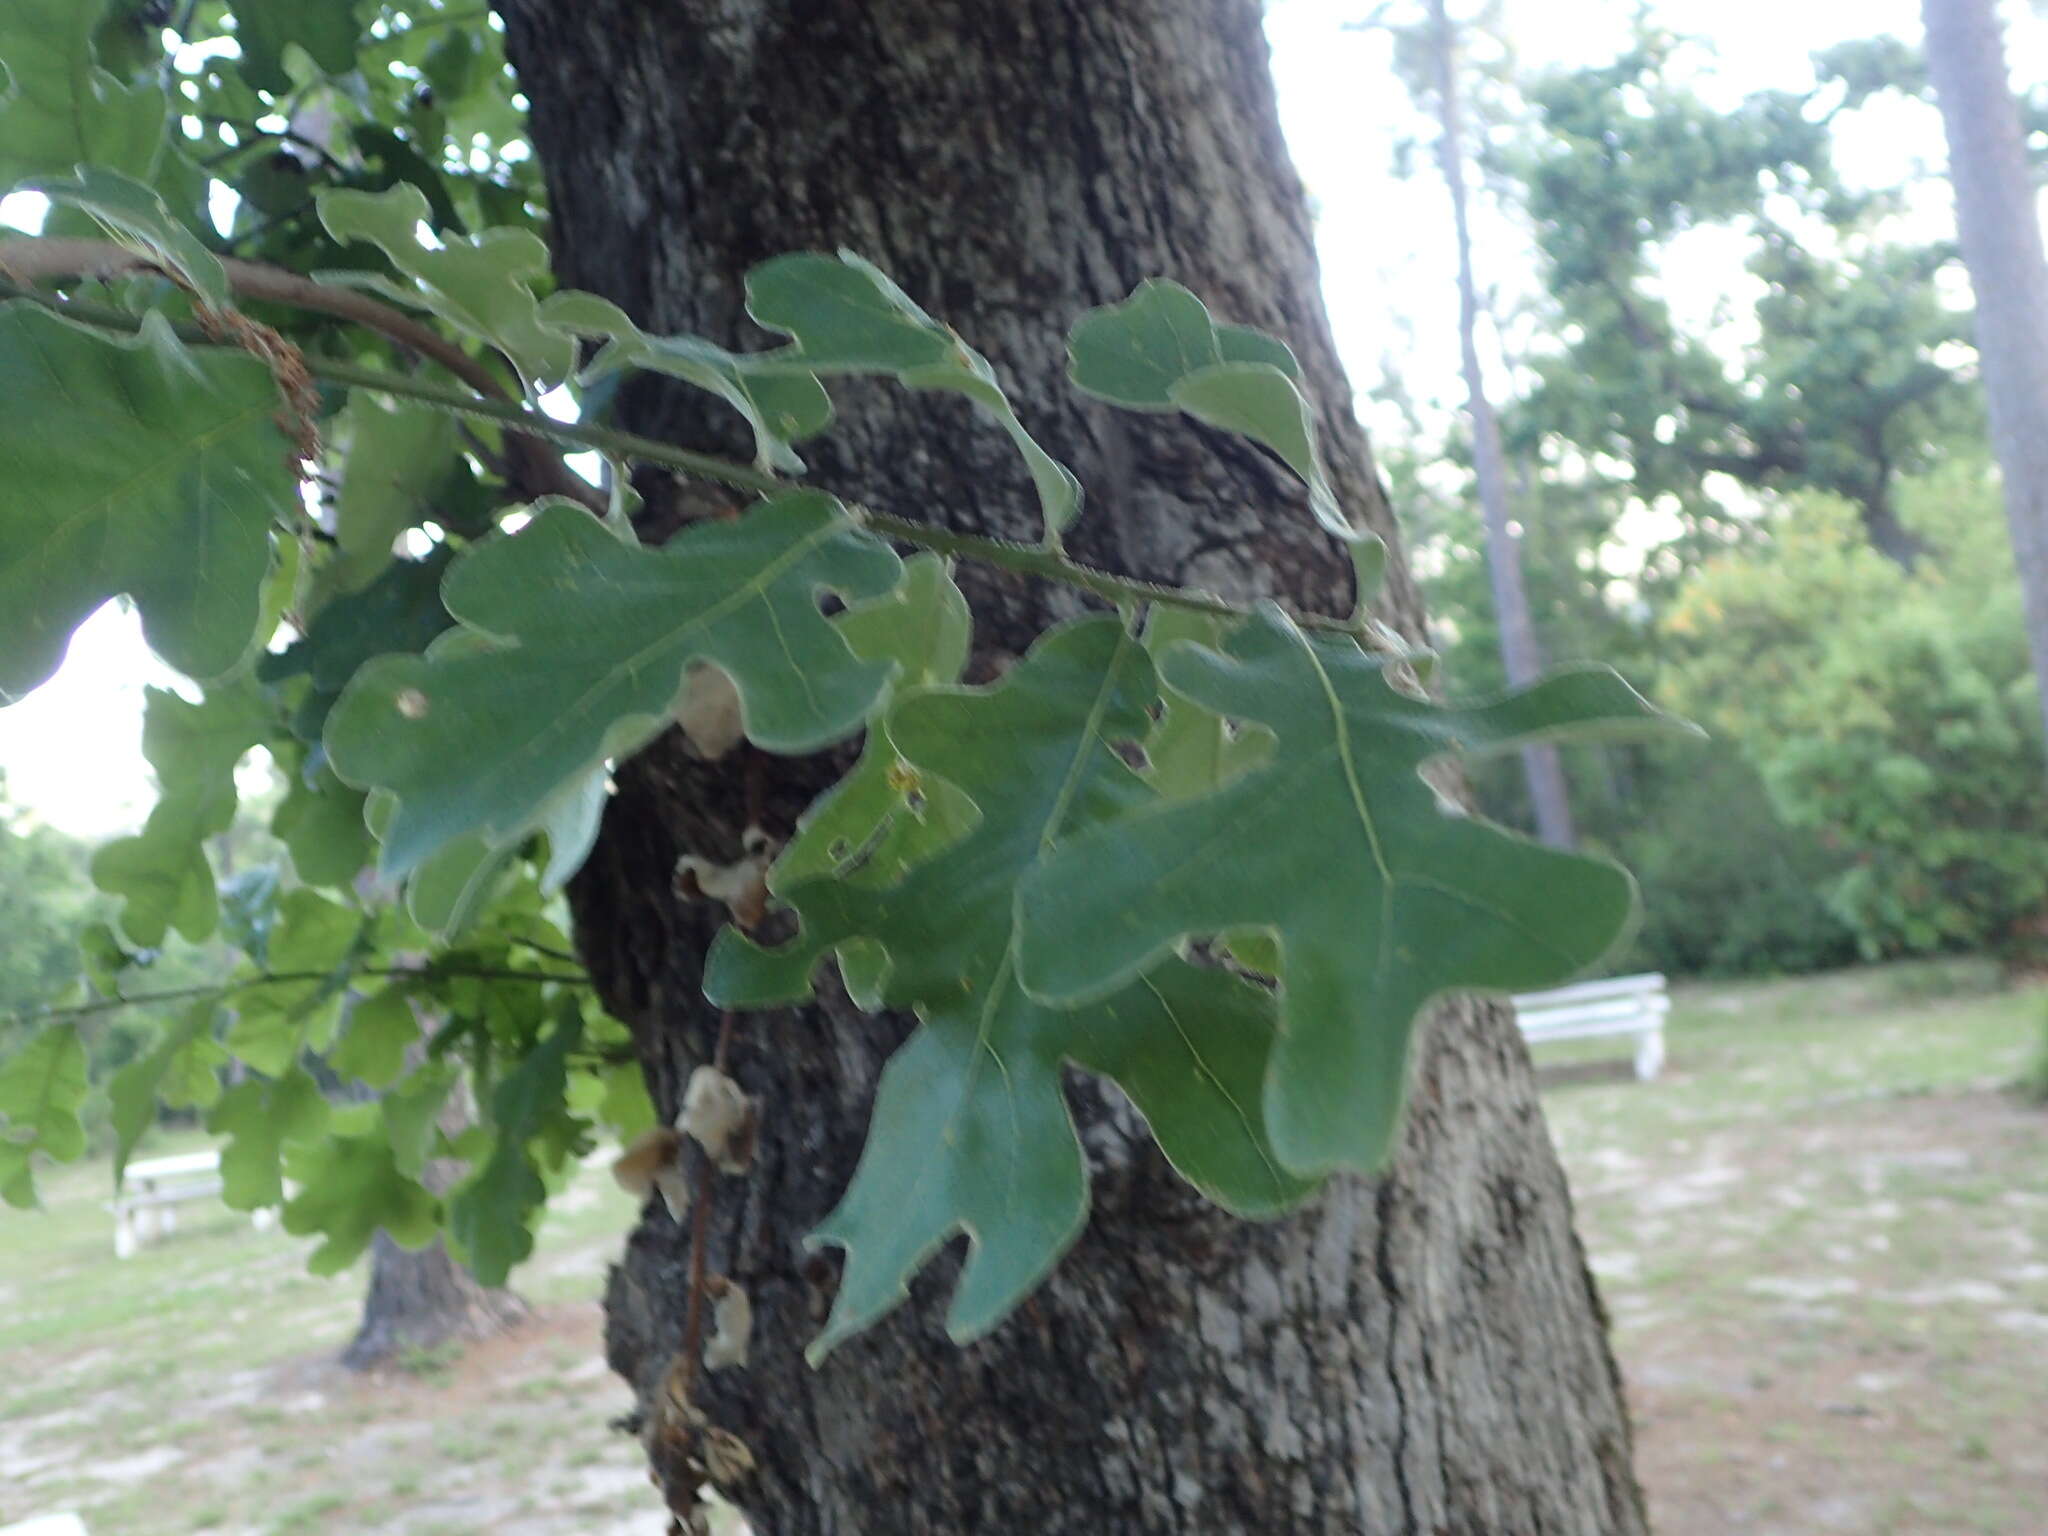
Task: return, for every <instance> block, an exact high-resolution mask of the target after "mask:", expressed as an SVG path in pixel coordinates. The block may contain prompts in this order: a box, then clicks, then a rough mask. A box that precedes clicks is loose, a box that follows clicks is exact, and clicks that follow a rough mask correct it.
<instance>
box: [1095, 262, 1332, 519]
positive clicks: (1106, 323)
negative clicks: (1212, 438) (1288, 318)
mask: <svg viewBox="0 0 2048 1536" xmlns="http://www.w3.org/2000/svg"><path fill="white" fill-rule="evenodd" d="M1071 350H1072V355H1073V370H1072V377H1073V380H1074V384H1075V386H1076V387H1077V388H1080V389H1082V390H1085V391H1086V392H1087V393H1089V394H1091V395H1095V396H1097V397H1099V398H1101V399H1104V400H1108V401H1112V402H1114V403H1115V404H1117V405H1121V406H1124V407H1126V408H1127V409H1129V410H1134V411H1169V410H1171V411H1186V412H1187V413H1188V414H1189V415H1190V416H1193V417H1194V418H1195V419H1196V420H1197V421H1202V422H1206V423H1207V424H1208V425H1210V426H1212V427H1220V428H1222V429H1223V430H1225V431H1227V432H1241V433H1243V434H1244V435H1245V436H1246V437H1249V438H1251V439H1253V440H1254V441H1256V442H1261V443H1264V444H1265V445H1266V446H1267V447H1268V448H1271V449H1272V450H1273V451H1274V452H1275V453H1277V454H1278V455H1280V457H1281V459H1282V460H1283V461H1284V462H1285V463H1286V464H1287V466H1288V467H1289V468H1290V469H1292V470H1293V471H1294V472H1295V473H1296V474H1297V475H1299V476H1301V478H1302V480H1303V481H1304V482H1305V483H1306V484H1307V486H1308V490H1309V506H1310V508H1311V509H1312V510H1313V511H1314V513H1315V515H1316V520H1317V521H1318V522H1320V523H1321V524H1322V525H1323V526H1324V527H1325V528H1327V529H1328V530H1329V531H1330V532H1331V533H1333V534H1335V535H1336V536H1337V537H1338V538H1340V539H1361V538H1365V537H1367V535H1366V534H1365V532H1364V530H1362V529H1360V528H1358V527H1356V526H1354V525H1353V524H1352V523H1351V522H1350V520H1349V519H1348V518H1346V517H1345V515H1344V512H1343V509H1342V508H1340V507H1339V506H1338V505H1337V498H1336V495H1335V494H1334V493H1333V492H1332V491H1331V489H1330V482H1329V477H1328V476H1327V475H1326V474H1325V472H1324V470H1323V461H1322V455H1321V453H1320V451H1319V450H1318V449H1317V447H1316V424H1315V415H1314V413H1313V412H1312V411H1311V410H1310V409H1309V404H1308V401H1307V400H1305V399H1304V398H1303V397H1302V393H1301V391H1300V390H1299V389H1298V388H1297V387H1296V381H1297V380H1299V379H1300V377H1301V367H1300V365H1299V364H1298V363H1296V362H1295V360H1294V354H1293V353H1292V352H1290V351H1288V349H1287V348H1286V346H1285V345H1283V344H1281V343H1279V342H1276V341H1275V340H1273V338H1272V337H1270V336H1262V335H1260V334H1259V333H1258V332H1257V331H1252V330H1247V329H1246V328H1245V327H1243V326H1238V325H1218V324H1216V322H1215V321H1214V320H1212V319H1211V318H1210V316H1209V311H1208V308H1207V306H1205V305H1204V304H1203V303H1202V301H1201V300H1200V299H1198V298H1196V297H1195V296H1194V295H1193V294H1192V293H1190V292H1188V290H1187V289H1185V288H1183V287H1181V285H1180V284H1179V283H1169V282H1158V281H1153V282H1146V283H1141V284H1139V285H1138V290H1137V292H1136V293H1134V294H1132V295H1131V297H1130V298H1128V299H1126V300H1125V301H1124V302H1123V303H1121V304H1109V305H1105V306H1104V307H1103V308H1101V309H1097V310H1092V311H1090V312H1089V313H1088V314H1086V315H1083V316H1082V317H1081V319H1080V320H1079V321H1078V322H1076V324H1075V326H1074V334H1073V339H1072V343H1071Z"/></svg>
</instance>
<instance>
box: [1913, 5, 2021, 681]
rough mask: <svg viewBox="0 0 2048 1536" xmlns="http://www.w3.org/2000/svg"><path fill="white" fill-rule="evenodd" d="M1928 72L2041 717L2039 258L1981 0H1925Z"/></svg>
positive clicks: (2007, 93) (2000, 61)
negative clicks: (1943, 135) (1942, 132)
mask: <svg viewBox="0 0 2048 1536" xmlns="http://www.w3.org/2000/svg"><path fill="white" fill-rule="evenodd" d="M1921 15H1922V17H1923V19H1924V20H1925V23H1926V28H1927V72H1928V75H1929V77H1930V78H1931V79H1932V81H1933V83H1934V90H1935V95H1936V98H1937V99H1938V100H1939V102H1940V104H1941V117H1942V122H1943V124H1944V125H1945V127H1946V129H1947V132H1948V147H1949V177H1950V179H1951V180H1952V181H1953V182H1954V184H1955V194H1956V225H1957V228H1958V230H1959V231H1960V233H1961V236H1962V244H1963V257H1964V260H1965V261H1966V262H1967V263H1968V264H1969V268H1970V286H1971V288H1972V289H1973V290H1974V291H1975V293H1976V296H1977V348H1978V351H1979V353H1980V354H1981V355H1982V357H1983V359H1984V394H1985V399H1986V403H1987V404H1988V406H1989V408H1990V416H1991V443H1992V448H1993V450H1994V452H1995V453H1996V455H1997V458H1998V467H1999V471H2000V473H2001V474H2002V476H2003V477H2004V482H2005V511H2006V523H2007V526H2008V527H2009V528H2010V530H2011V534H2012V549H2013V557H2014V560H2015V561H2016V562H2017V564H2018V567H2019V575H2020V591H2021V593H2022V594H2023V596H2024V598H2025V608H2026V628H2027V645H2028V650H2029V652H2030V653H2031V655H2032V657H2033V662H2034V678H2035V685H2036V687H2037V688H2038V689H2040V691H2041V702H2042V710H2043V713H2044V716H2048V257H2044V255H2043V252H2042V244H2041V225H2040V219H2039V214H2038V198H2037V194H2036V189H2035V186H2034V181H2033V178H2032V177H2031V176H2030V175H2029V173H2028V166H2027V152H2026V140H2025V137H2024V134H2023V132H2022V127H2021V120H2020V111H2019V107H2018V104H2017V103H2016V102H2015V101H2014V99H2013V94H2012V87H2011V84H2010V82H2009V79H2008V76H2007V73H2006V67H2005V45H2004V40H2003V34H2002V33H2001V31H2000V27H1999V21H1998V13H1997V10H1996V8H1995V7H1994V6H1993V4H1992V3H1991V0H1924V3H1923V5H1922V7H1921Z"/></svg>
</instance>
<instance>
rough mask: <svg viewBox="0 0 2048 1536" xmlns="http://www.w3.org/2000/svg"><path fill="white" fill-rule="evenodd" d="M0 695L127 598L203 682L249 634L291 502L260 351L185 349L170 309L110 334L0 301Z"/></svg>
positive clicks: (175, 659)
mask: <svg viewBox="0 0 2048 1536" xmlns="http://www.w3.org/2000/svg"><path fill="white" fill-rule="evenodd" d="M0 399H4V400H6V401H7V402H8V408H7V410H6V411H5V412H4V413H0V463H4V464H5V465H6V466H7V474H6V476H5V478H4V479H0V698H8V699H13V698H19V697H21V696H22V695H23V694H25V693H27V692H28V691H29V690H30V689H31V688H34V687H35V686H36V685H37V684H38V683H40V682H42V681H43V680H44V679H45V678H47V677H48V676H49V675H50V674H51V673H52V672H53V671H55V670H56V667H57V663H58V662H59V661H60V660H61V659H62V658H63V655H64V646H65V643H66V641H67V640H68V639H69V637H70V634H71V631H72V629H73V628H75V627H76V626H77V624H78V623H79V622H80V621H81V620H82V619H84V618H85V616H86V615H87V614H89V613H91V612H92V611H93V609H95V608H97V607H99V605H100V604H101V603H103V602H105V601H106V600H107V599H108V598H109V597H112V596H114V595H116V594H117V593H126V594H128V595H129V596H131V597H132V598H133V599H134V600H135V606H136V607H137V608H138V609H139V610H140V611H141V614H142V626H143V633H144V634H145V635H147V636H148V638H149V643H150V645H151V646H152V647H153V648H154V649H155V650H156V652H157V654H159V655H160V656H162V657H163V658H164V660H166V661H168V662H170V663H171V665H173V666H175V667H177V668H178V669H179V670H180V671H183V672H186V673H189V674H190V675H192V676H194V677H200V678H210V677H215V676H218V675H219V674H221V673H224V672H226V671H227V670H228V669H229V668H230V667H232V666H234V664H235V663H236V661H238V660H239V659H240V658H241V656H242V654H243V652H244V651H246V650H247V649H248V647H249V645H250V643H251V641H252V640H253V639H255V629H256V616H257V613H258V610H259V606H260V602H261V596H260V592H259V588H260V586H261V584H262V581H263V576H264V573H265V571H266V570H267V569H268V567H269V563H270V543H269V529H270V524H271V521H272V519H273V518H275V517H278V516H279V515H281V514H283V513H284V512H285V511H286V509H287V508H289V507H290V506H291V505H292V502H293V499H294V498H293V494H292V473H291V470H290V468H289V466H288V465H287V464H286V462H285V449H286V443H285V439H284V437H283V435H282V434H281V433H280V432H279V431H278V429H277V425H276V422H275V421H274V419H273V418H274V417H275V416H276V414H277V411H278V400H277V389H276V386H275V385H274V384H273V383H272V381H271V377H270V373H269V370H267V369H266V368H265V367H264V366H263V365H262V364H261V363H259V362H257V361H255V360H254V359H253V358H248V357H240V356H234V355H224V354H221V353H218V352H207V353H200V352H195V351H192V350H189V349H187V348H186V347H184V346H183V345H181V344H180V343H179V342H178V340H177V339H176V338H175V337H174V336H172V335H171V333H170V330H169V328H168V327H167V326H165V325H164V324H163V322H162V321H161V320H160V319H156V318H151V319H150V320H148V321H147V322H146V323H145V325H144V328H143V331H142V334H141V335H140V336H137V337H134V338H120V337H111V336H108V335H106V334H105V333H104V332H100V331H94V330H90V329H88V328H86V327H85V326H82V325H77V324H74V323H72V322H71V321H69V320H65V319H60V318H59V317H57V316H55V315H52V314H50V313H49V312H48V311H47V310H45V309H43V308H41V307H40V306H38V305H35V304H31V303H27V302H20V301H15V302H9V303H5V304H0Z"/></svg>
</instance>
